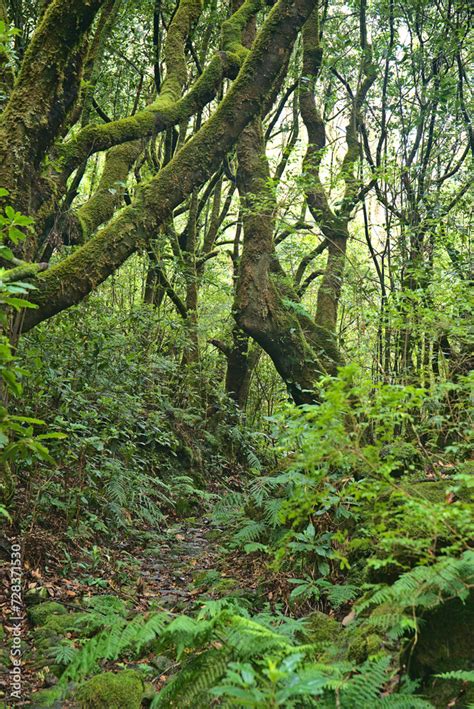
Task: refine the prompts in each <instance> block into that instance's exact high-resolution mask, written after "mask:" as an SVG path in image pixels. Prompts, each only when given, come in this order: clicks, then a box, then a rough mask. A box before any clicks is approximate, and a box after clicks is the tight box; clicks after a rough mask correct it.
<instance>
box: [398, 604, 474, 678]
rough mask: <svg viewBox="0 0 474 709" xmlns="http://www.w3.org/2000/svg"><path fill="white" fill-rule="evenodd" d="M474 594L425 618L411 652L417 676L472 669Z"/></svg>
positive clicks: (413, 670)
mask: <svg viewBox="0 0 474 709" xmlns="http://www.w3.org/2000/svg"><path fill="white" fill-rule="evenodd" d="M472 628H474V594H471V596H470V597H469V599H468V600H467V601H466V602H465V603H462V601H460V600H459V599H458V598H456V599H453V600H452V601H448V602H447V603H443V604H442V605H441V606H439V607H438V608H436V610H435V611H433V612H432V613H429V614H427V615H425V616H424V618H423V623H422V625H421V628H420V638H419V640H418V642H417V644H416V646H415V648H414V650H413V653H412V662H411V665H410V667H411V671H412V672H414V673H415V675H416V676H418V677H419V676H423V675H425V676H426V675H428V674H438V673H441V672H450V671H451V670H470V669H472V665H473V658H474V635H473V634H472Z"/></svg>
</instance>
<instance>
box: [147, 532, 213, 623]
mask: <svg viewBox="0 0 474 709" xmlns="http://www.w3.org/2000/svg"><path fill="white" fill-rule="evenodd" d="M218 546H219V544H218V540H217V539H216V530H215V528H212V527H211V526H209V525H206V526H196V525H195V524H189V525H187V524H186V523H184V524H180V525H179V531H177V530H174V529H173V530H172V532H171V533H169V534H168V535H167V536H166V537H165V538H159V541H158V539H157V542H156V543H152V544H150V546H148V547H147V548H145V549H143V550H142V556H141V568H140V578H141V580H142V583H143V591H142V594H143V596H144V597H145V598H147V599H148V600H155V601H157V602H158V603H159V604H160V605H161V606H162V607H163V608H165V609H167V610H172V609H179V610H183V609H185V608H186V606H188V605H189V604H190V603H193V602H194V600H195V598H196V596H198V595H199V594H200V593H202V590H203V589H202V588H200V589H196V588H195V587H193V580H194V579H195V578H196V577H197V576H203V575H204V574H205V573H206V572H207V571H210V570H211V569H214V568H215V564H216V562H217V559H218V556H219V548H218Z"/></svg>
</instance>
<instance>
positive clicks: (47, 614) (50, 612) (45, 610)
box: [28, 601, 67, 625]
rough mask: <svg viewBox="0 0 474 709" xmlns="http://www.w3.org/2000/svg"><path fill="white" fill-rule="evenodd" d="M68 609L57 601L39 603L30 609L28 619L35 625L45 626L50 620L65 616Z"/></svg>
mask: <svg viewBox="0 0 474 709" xmlns="http://www.w3.org/2000/svg"><path fill="white" fill-rule="evenodd" d="M66 613H67V610H66V608H65V607H64V606H63V605H61V603H57V602H56V601H46V602H45V603H39V604H36V605H34V606H32V607H31V608H29V609H28V618H29V619H30V621H31V622H32V624H33V625H45V624H46V623H47V621H48V620H49V618H51V617H54V616H59V615H65V614H66Z"/></svg>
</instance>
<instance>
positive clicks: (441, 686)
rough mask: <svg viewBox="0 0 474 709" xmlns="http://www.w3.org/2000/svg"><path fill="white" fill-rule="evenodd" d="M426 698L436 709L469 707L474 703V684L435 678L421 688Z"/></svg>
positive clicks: (462, 708)
mask: <svg viewBox="0 0 474 709" xmlns="http://www.w3.org/2000/svg"><path fill="white" fill-rule="evenodd" d="M420 694H422V696H423V698H424V699H428V701H429V702H431V704H432V705H433V706H434V707H436V709H446V707H453V709H468V707H470V706H472V705H473V704H474V685H472V684H471V685H469V686H467V683H466V682H458V681H454V680H444V679H439V678H435V679H433V680H430V681H429V682H427V683H426V684H425V686H424V687H423V688H422V689H421V690H420Z"/></svg>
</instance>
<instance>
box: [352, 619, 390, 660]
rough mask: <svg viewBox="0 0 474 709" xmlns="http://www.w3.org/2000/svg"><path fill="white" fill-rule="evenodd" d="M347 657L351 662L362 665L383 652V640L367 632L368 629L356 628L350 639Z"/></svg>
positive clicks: (375, 634)
mask: <svg viewBox="0 0 474 709" xmlns="http://www.w3.org/2000/svg"><path fill="white" fill-rule="evenodd" d="M348 642H349V644H348V651H347V655H348V657H349V659H350V660H352V661H353V662H357V664H362V663H363V662H365V661H366V660H367V659H368V658H369V657H371V656H372V655H379V654H380V653H381V652H383V639H382V638H381V637H380V635H377V633H373V632H367V629H365V630H364V629H362V628H355V629H354V630H353V631H352V632H351V633H350V635H349V637H348Z"/></svg>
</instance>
